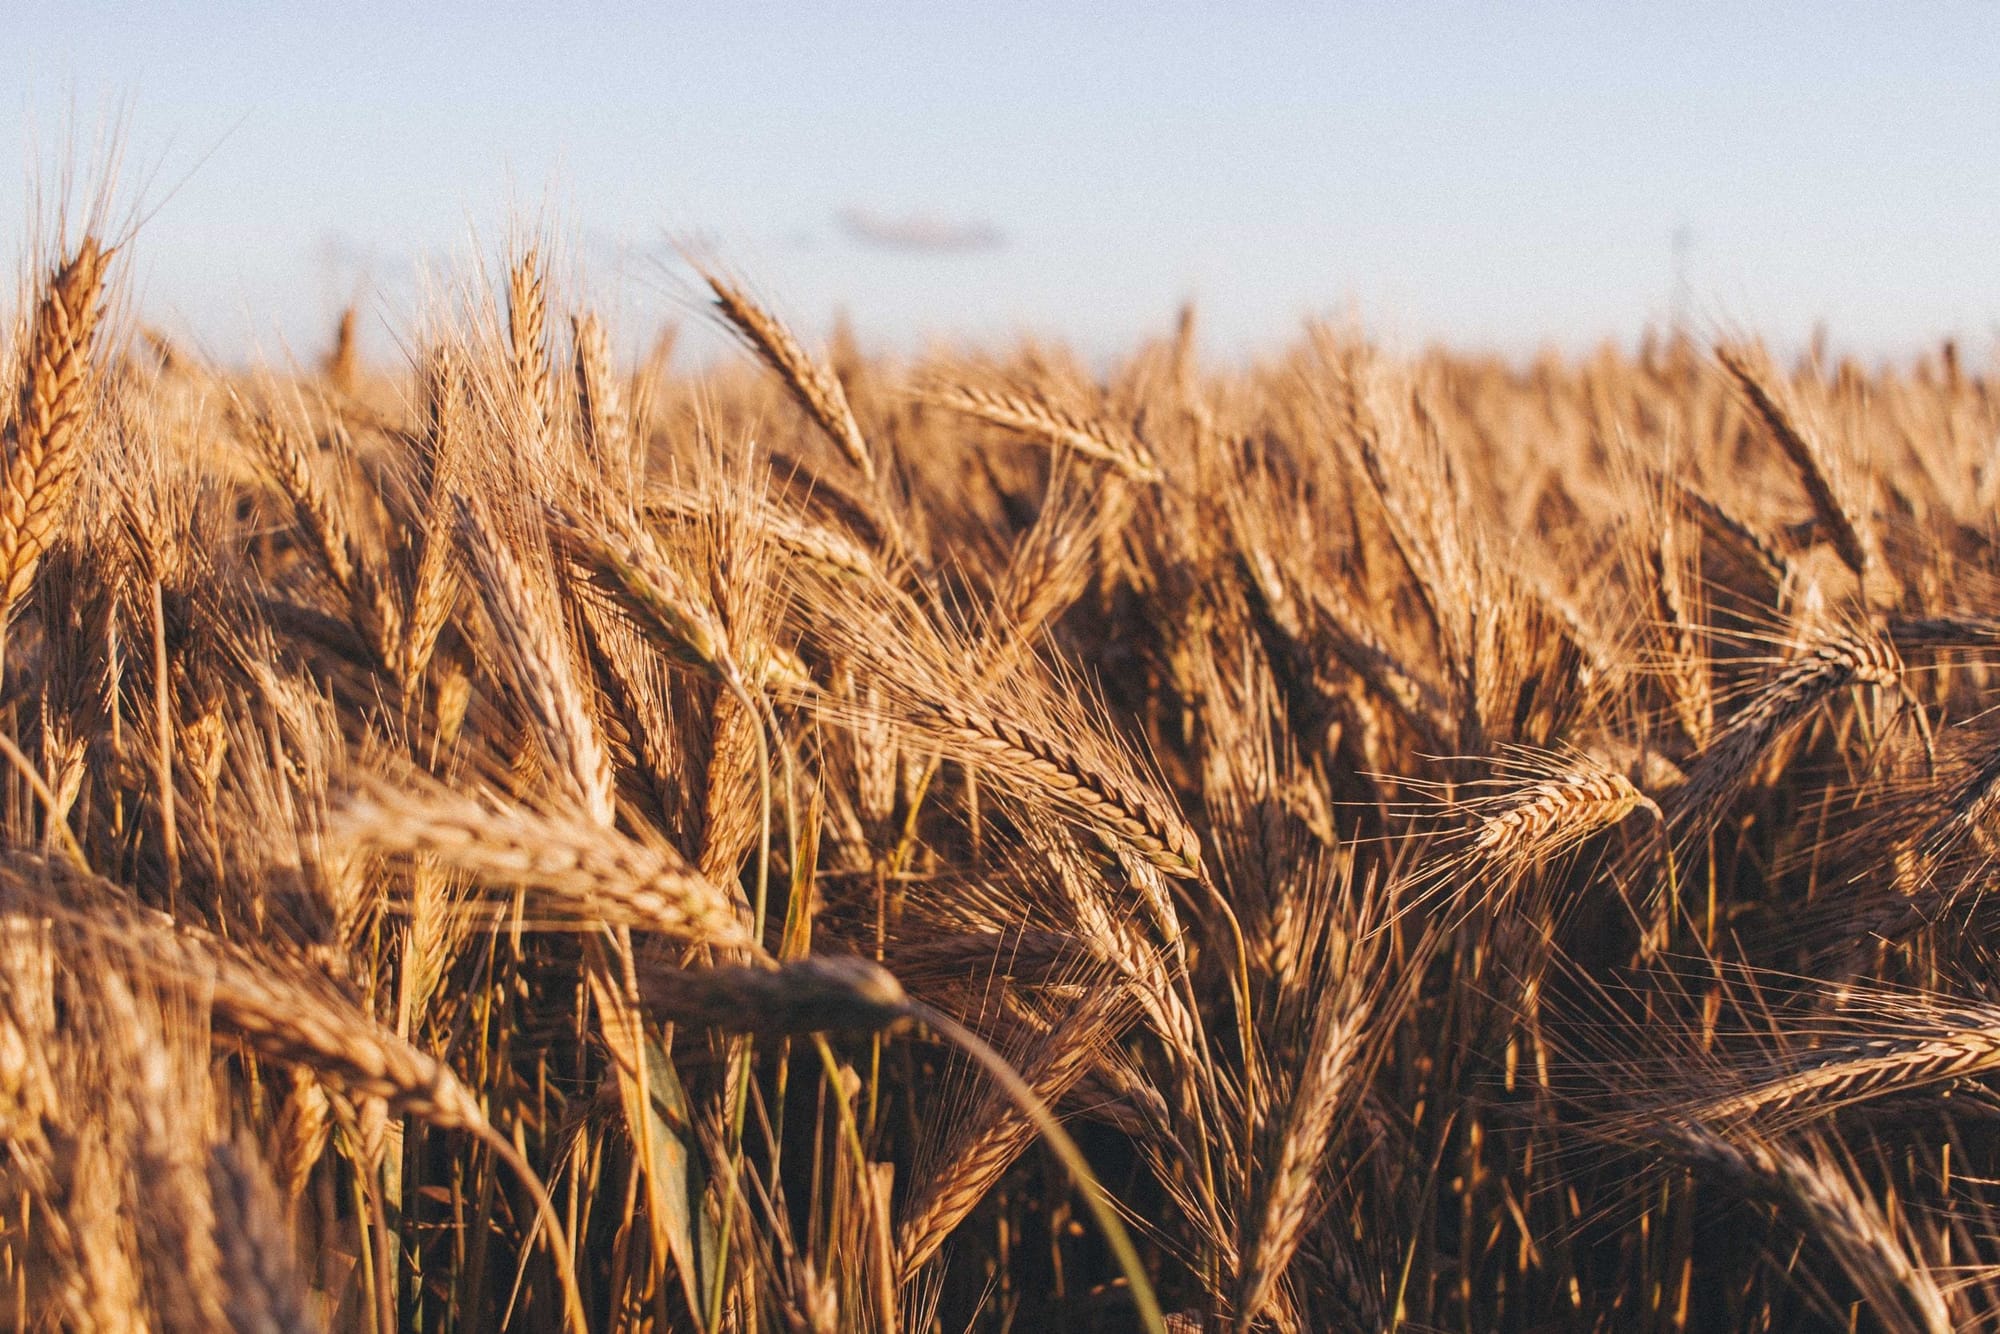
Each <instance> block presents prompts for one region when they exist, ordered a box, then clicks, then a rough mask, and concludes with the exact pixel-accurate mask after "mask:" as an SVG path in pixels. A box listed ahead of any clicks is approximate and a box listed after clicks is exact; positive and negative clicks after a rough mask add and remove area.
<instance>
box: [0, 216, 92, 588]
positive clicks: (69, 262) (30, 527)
mask: <svg viewBox="0 0 2000 1334" xmlns="http://www.w3.org/2000/svg"><path fill="white" fill-rule="evenodd" d="M112 253H113V252H112V251H111V250H107V249H104V248H103V247H101V246H100V245H99V244H98V242H97V238H95V237H93V236H86V237H85V238H84V239H83V241H82V242H81V243H80V244H79V245H78V246H77V248H76V250H75V252H74V253H72V254H71V255H70V256H69V257H68V258H67V259H65V260H63V261H62V262H61V263H60V264H58V265H57V266H56V268H55V271H54V272H53V273H52V274H50V276H49V278H48V281H47V282H46V283H45V284H44V285H43V287H42V292H41V296H40V299H39V300H38V302H37V303H36V306H35V315H34V322H33V324H32V325H31V326H30V329H29V334H28V345H27V354H26V356H25V357H24V359H23V361H22V365H21V370H20V387H19V391H18V394H17V396H16V399H15V405H14V420H13V427H12V430H11V431H10V432H9V435H8V439H7V459H6V476H5V481H4V487H5V489H4V492H0V618H4V616H5V615H6V614H7V613H8V612H11V610H12V609H13V607H14V604H15V603H17V602H19V601H20V599H21V596H22V595H23V594H24V593H26V592H27V591H28V585H29V584H30V583H32V582H33V580H34V577H35V568H36V566H37V565H38V564H39V563H40V561H41V558H42V555H43V553H45V552H46V551H47V550H48V549H49V545H50V543H52V542H53V541H54V540H55V535H56V531H57V530H58V529H59V528H60V527H61V525H62V523H63V521H64V520H65V519H66V518H67V517H68V514H69V506H70V499H71V496H72V495H73V494H74V492H75V490H76V480H77V476H78V474H79V473H80V472H81V471H82V467H83V455H84V446H85V434H86V432H85V428H86V426H87V425H88V421H89V413H90V397H91V392H92V385H91V378H92V360H91V358H92V353H93V350H94V345H95V340H96V335H97V326H98V323H99V321H100V318H101V316H102V313H103V305H104V273H105V266H106V265H107V264H108V263H109V262H110V260H111V256H112Z"/></svg>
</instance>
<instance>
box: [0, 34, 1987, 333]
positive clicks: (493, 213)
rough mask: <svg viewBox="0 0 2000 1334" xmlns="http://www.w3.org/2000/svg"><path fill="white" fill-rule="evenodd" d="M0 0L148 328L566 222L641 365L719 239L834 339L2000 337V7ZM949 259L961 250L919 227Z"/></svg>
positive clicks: (33, 171)
mask: <svg viewBox="0 0 2000 1334" xmlns="http://www.w3.org/2000/svg"><path fill="white" fill-rule="evenodd" d="M560 9H561V12H560V13H558V12H557V10H558V7H555V6H516V5H506V4H484V5H426V4H403V5H380V4H371V3H362V2H361V0H350V2H349V3H344V4H339V5H306V4H276V3H267V4H255V5H250V4H244V5H232V4H220V3H215V4H200V5H196V4H168V3H161V4H136V3H133V4H111V3H89V2H88V0H81V2H73V3H69V4H63V5H45V4H39V3H21V2H20V0H14V2H13V3H10V4H8V5H6V6H4V7H0V118H4V120H0V123H4V126H5V128H6V129H7V130H8V131H11V132H10V133H8V134H7V135H6V136H5V142H7V143H10V144H13V145H16V146H17V147H16V152H17V153H18V161H19V166H18V168H17V169H13V170H8V169H7V166H5V165H0V247H5V253H8V254H15V255H18V254H20V253H21V252H22V247H23V238H24V237H25V236H27V235H28V234H29V233H30V231H31V222H32V215H33V212H34V208H33V204H32V202H31V199H30V196H29V190H30V188H31V186H32V185H33V184H34V183H35V182H36V181H37V180H39V181H41V182H43V183H46V182H48V181H49V180H50V179H51V175H52V173H51V170H50V167H49V165H48V164H49V163H51V162H52V161H55V160H57V159H58V158H59V157H60V156H61V152H62V150H63V147H64V145H65V144H66V143H68V142H70V141H71V140H77V139H81V140H84V141H87V140H88V139H89V138H90V136H91V134H92V133H93V132H94V130H95V129H96V128H97V127H98V126H100V125H101V124H103V123H105V122H106V121H108V120H116V119H120V118H121V117H122V122H121V123H122V125H123V130H122V140H123V144H124V149H125V158H126V166H125V171H124V173H123V178H122V179H123V181H124V183H125V186H126V193H127V195H128V196H135V195H136V196H137V197H138V198H139V199H140V200H141V201H142V202H144V203H146V204H149V205H156V206H157V208H156V211H155V212H154V213H153V214H152V216H151V217H150V218H149V220H148V221H147V222H146V223H145V225H144V227H143V229H142V230H141V231H140V233H139V236H138V241H137V245H136V246H135V247H134V255H133V268H132V270H131V272H132V276H133V277H134V278H135V279H136V280H137V299H138V304H139V305H140V307H141V309H142V310H143V311H144V312H145V314H146V316H147V318H149V319H152V320H155V321H156V322H158V323H160V324H162V325H164V326H166V327H168V328H170V329H176V330H180V331H182V332H183V333H185V334H188V335H190V336H194V337H197V338H199V339H200V341H201V342H202V343H203V344H204V345H205V346H207V347H209V348H210V349H211V350H212V351H214V352H216V353H218V354H220V355H224V356H235V355H240V354H241V353H242V352H244V351H245V350H246V349H248V348H250V347H252V346H255V347H260V348H262V349H264V350H266V351H269V350H271V349H273V348H274V347H282V346H285V345H290V346H293V347H296V348H298V349H299V350H300V351H301V352H309V351H311V350H312V349H314V348H315V347H316V346H317V344H318V343H319V342H320V341H321V340H323V338H324V330H325V327H326V326H327V324H328V322H329V321H330V320H331V318H332V316H333V313H334V312H335V311H337V310H338V308H339V307H340V305H341V304H343V302H344V301H345V300H346V299H347V298H348V297H349V296H350V295H352V294H354V293H356V292H359V293H361V294H362V295H363V297H364V300H365V307H366V309H367V310H368V311H369V312H370V313H371V322H372V323H373V324H374V325H375V326H376V327H377V332H376V333H375V335H374V338H375V341H376V346H377V347H378V348H381V349H383V350H387V349H389V348H390V347H391V344H390V342H389V340H388V336H387V334H386V333H385V332H383V331H382V330H383V329H385V328H386V326H387V325H388V324H398V323H400V322H401V319H402V314H403V312H406V311H408V310H409V309H411V308H412V307H413V306H414V305H415V304H416V303H417V302H418V301H419V300H420V299H421V291H422V286H421V282H420V277H419V275H420V273H421V272H423V271H424V269H425V267H426V266H430V267H432V268H433V269H435V268H437V267H439V266H442V265H446V264H448V263H450V262H452V261H454V260H457V261H463V259H464V258H465V257H467V256H469V255H471V254H474V253H485V254H488V255H490V254H492V253H493V252H495V251H497V250H498V249H500V248H501V247H502V245H503V244H504V242H505V239H506V237H507V235H508V224H509V219H510V218H511V217H525V218H527V219H529V220H531V221H532V220H535V219H546V220H548V222H549V224H550V225H551V226H552V227H553V228H554V230H555V232H556V234H557V235H558V236H559V237H561V238H562V239H563V241H564V242H565V245H566V248H567V251H568V256H569V260H570V268H571V269H573V270H574V272H575V273H577V274H578V275H580V281H581V283H582V285H583V288H584V290H585V291H587V292H590V293H592V294H594V296H595V297H596V298H597V299H598V300H599V301H600V302H601V303H602V304H604V305H606V306H607V307H608V308H609V309H610V310H611V311H612V312H613V314H614V316H615V317H616V318H617V319H618V320H619V322H620V327H621V331H622V333H623V334H624V335H625V337H626V340H627V342H628V343H630V344H632V345H637V344H639V343H642V342H643V341H645V338H646V336H647V335H648V333H649V331H650V329H649V326H650V325H651V324H652V322H654V321H656V320H657V319H659V318H661V317H663V316H664V315H667V314H671V313H674V311H675V301H676V299H677V298H676V295H675V291H676V289H675V287H674V284H673V281H672V278H671V269H670V268H669V266H668V265H666V264H665V262H664V261H663V258H662V257H663V256H664V255H665V254H667V253H668V250H667V246H666V244H665V243H666V241H667V239H668V238H669V237H690V236H694V237H701V238H706V239H707V240H708V241H709V242H710V243H711V244H712V246H713V248H714V250H715V252H716V253H717V254H719V255H720V256H721V257H722V258H724V259H725V260H727V261H728V262H729V263H731V264H732V265H733V266H734V267H736V268H738V269H739V270H741V271H742V272H744V273H746V274H748V275H749V276H750V277H751V278H752V279H753V280H754V283H755V285H756V287H757V288H758V289H759V290H760V291H761V292H763V293H764V294H765V295H767V296H768V297H770V298H772V299H773V300H774V302H775V304H777V305H778V306H779V307H780V308H781V309H782V310H783V311H785V312H786V313H787V314H788V315H789V316H790V317H792V318H793V319H794V320H795V322H796V323H798V324H799V325H800V326H801V327H802V328H805V329H807V330H814V331H817V330H823V329H824V328H825V327H826V325H827V324H828V322H829V321H830V320H831V318H832V315H833V312H834V311H835V310H837V309H844V310H846V311H847V312H848V313H849V314H850V315H851V317H852V319H853V321H854V323H855V325H856V327H857V329H858V330H859V331H860V333H861V334H862V336H863V338H864V341H865V342H868V343H871V344H875V345H881V346H891V347H910V346H914V345H916V344H917V343H918V342H919V340H921V339H922V338H924V337H925V336H929V335H938V334H944V335H953V336H959V337H963V338H970V339H977V340H984V341H999V340H1003V339H1006V338H1008V337H1010V336H1011V335H1012V334H1014V333H1015V332H1017V331H1023V330H1028V331H1034V332H1037V333H1042V334H1049V335H1056V336H1061V337H1063V338H1066V339H1067V340H1068V341H1070V342H1071V343H1073V344H1074V345H1076V346H1078V347H1079V348H1081V349H1083V350H1085V351H1086V352H1088V353H1092V354H1101V353H1104V352H1108V351H1111V350H1114V349H1116V348H1118V347H1121V346H1124V345H1126V344H1129V343H1130V342H1131V341H1133V340H1134V339H1136V338H1137V337H1140V336H1142V335H1144V334H1147V333H1152V332H1158V331H1160V330H1162V329H1164V328H1165V327H1167V326H1168V325H1169V323H1170V322H1171V319H1172V316H1173V312H1174V310H1175V308H1176V307H1177V306H1178V305H1179V303H1180V302H1181V301H1182V300H1184V299H1186V298H1190V297H1192V298H1195V299H1196V300H1197V301H1198V303H1199V306H1200V308H1201V310H1202V312H1203V315H1204V329H1205V340H1206V342H1207V345H1208V347H1209V349H1210V350H1211V351H1212V352H1214V353H1216V354H1218V355H1231V356H1233V355H1246V354H1254V353H1256V352H1259V351H1265V350H1270V349H1272V348H1275V347H1277V346H1279V345H1281V344H1283V343H1284V342H1285V341H1286V340H1288V339H1289V338H1290V337H1291V336H1292V335H1293V334H1294V333H1295V332H1296V331H1297V328H1298V326H1299V323H1300V321H1301V320H1303V319H1304V318H1306V317H1308V316H1312V315H1331V316H1334V317H1337V318H1349V317H1358V318H1359V319H1360V321H1361V322H1362V323H1363V324H1364V326H1365V327H1367V328H1369V329H1370V330H1372V331H1375V332H1377V333H1378V334H1381V335H1383V336H1384V337H1386V338H1388V339H1389V340H1391V341H1393V342H1397V343H1400V344H1403V345H1408V344H1412V343H1416V342H1420V341H1425V340H1430V339H1441V340H1447V341H1451V342H1455V343H1460V344H1467V345H1476V346H1480V347H1488V348H1495V349H1498V350H1501V351H1505V352H1509V353H1512V354H1526V353H1530V352H1532V351H1533V350H1534V349H1535V348H1536V347H1537V346H1539V345H1541V344H1543V343H1547V342H1554V343H1557V344H1559V345H1562V346H1565V347H1569V348H1583V347H1587V346H1589V345H1590V344H1592V343H1594V342H1595V341H1597V340H1599V339H1601V338H1605V337H1613V338H1618V339H1621V340H1630V339H1631V338H1633V337H1634V336H1636V334H1637V333H1638V331H1639V330H1640V329H1641V328H1642V327H1644V326H1645V325H1646V324H1647V323H1648V321H1659V320H1661V319H1662V318H1663V317H1664V316H1665V315H1666V313H1667V311H1668V307H1669V302H1670V293H1671V291H1672V290H1673V282H1674V275H1675V272H1676V261H1675V258H1674V244H1673V238H1674V236H1675V234H1676V232H1677V231H1680V232H1681V233H1682V234H1683V235H1684V236H1685V237H1686V241H1687V243H1686V246H1685V249H1684V257H1683V260H1682V269H1683V271H1684V273H1685V275H1686V278H1687V280H1688V290H1689V293H1690V297H1691V300H1690V302H1689V305H1690V309H1691V311H1692V313H1693V314H1694V316H1695V317H1696V319H1697V321H1698V323H1699V324H1700V325H1701V326H1702V327H1706V328H1709V329H1711V330H1717V329H1722V328H1728V329H1734V330H1745V329H1747V330H1757V331H1761V332H1764V333H1766V334H1767V335H1769V336H1771V337H1772V338H1774V339H1775V340H1777V341H1779V342H1781V343H1789V344H1795V343H1797V342H1799V341H1801V340H1803V338H1804V337H1806V336H1807V335H1808V334H1809V333H1810V331H1811V330H1812V328H1813V326H1814V324H1815V323H1817V322H1820V321H1824V322H1825V323H1826V324H1827V326H1828V327H1829V328H1830V330H1831V332H1832V334H1833V336H1834V339H1835V341H1836V343H1837V344H1838V345H1840V346H1843V347H1846V348H1850V349H1853V350H1856V351H1859V352H1862V353H1864V354H1867V355H1901V354H1905V353H1907V352H1909V351H1912V350H1914V349H1917V348H1919V347H1921V346H1923V345H1926V344H1928V343H1929V342H1931V341H1932V340H1933V339H1934V338H1935V337H1938V336H1942V335H1945V334H1955V335H1957V336H1959V337H1961V338H1962V339H1964V340H1966V342H1967V343H1968V345H1969V346H1972V347H1974V348H1978V349H1981V350H1986V349H1990V348H1991V347H1992V346H1993V344H1994V338H1995V333H1996V330H2000V4H1995V3H1992V2H1991V0H1985V2H1982V3H1944V2H1942V0H1940V2H1938V3H1922V2H1921V0H1918V2H1913V3H1903V4H1888V3H1880V4H1858V3H1819V4H1782V3H1779V4H1764V5H1755V6H1752V5H1743V4H1693V3H1676V2H1674V0H1660V2H1659V3H1654V4H1644V5H1642V4H1637V3H1630V4H1628V3H1623V2H1622V0H1598V2H1597V3H1588V4H1535V3H1513V4H1498V3H1495V4H1443V3H1436V4H1430V3H1414V2H1412V3H1400V4H1390V3H1380V4H1374V3H1370V4H1360V3H1355V4H1324V5H1312V6H1307V5H1279V4H1263V3H1253V2H1252V0H1243V2H1242V3H1235V4H1228V5H1222V4H1215V5H1191V4H1174V3H1157V4H1144V5H1141V4H1128V3H1113V2H1112V0H1102V2H1100V3H1090V4H1081V3H1079V4H1072V5H1064V6H1056V5H1041V4H1032V3H1007V2H1006V0H993V2H992V3H987V4H980V5H974V4H950V3H937V2H934V3H930V4H903V3H898V2H890V0H872V2H871V3H867V4H850V5H822V4H804V3H801V4H790V5H760V4H751V3H737V4H715V5H710V4H675V5H668V4H660V5H647V6H638V5H633V6H627V7H620V6H591V5H583V6H563V7H560ZM911 235H914V237H915V239H917V240H920V241H922V240H930V241H933V242H935V241H938V240H942V241H946V242H950V241H953V240H958V241H963V242H965V243H966V244H964V245H961V246H956V247H953V246H949V245H947V246H943V247H940V246H938V245H936V244H929V245H908V244H898V243H897V242H898V241H899V240H901V241H907V240H909V239H911Z"/></svg>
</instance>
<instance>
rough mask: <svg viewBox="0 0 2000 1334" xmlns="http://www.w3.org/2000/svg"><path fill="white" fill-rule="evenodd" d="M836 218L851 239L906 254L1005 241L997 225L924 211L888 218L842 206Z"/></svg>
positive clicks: (961, 249) (950, 252)
mask: <svg viewBox="0 0 2000 1334" xmlns="http://www.w3.org/2000/svg"><path fill="white" fill-rule="evenodd" d="M835 219H836V220H837V221H838V222H839V224H840V230H841V231H843V232H845V233H846V234H847V238H848V239H849V240H850V241H853V242H855V243H856V244H858V245H865V246H868V247H870V248H872V249H875V250H893V251H897V252H899V253H901V254H906V255H953V254H963V253H965V252H968V251H973V250H997V249H999V248H1000V247H1001V246H1003V245H1005V244H1006V243H1007V238H1006V236H1005V235H1003V234H1002V233H1001V231H1000V229H999V228H998V227H995V226H994V225H993V224H992V223H990V222H984V221H981V220H979V219H969V220H967V219H954V218H940V217H935V216H933V215H931V214H927V213H912V214H908V215H906V216H904V217H900V218H891V217H885V216H884V215H882V214H880V213H873V212H870V211H869V210H867V209H861V208H848V209H842V210H841V211H840V212H839V213H838V214H836V215H835Z"/></svg>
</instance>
